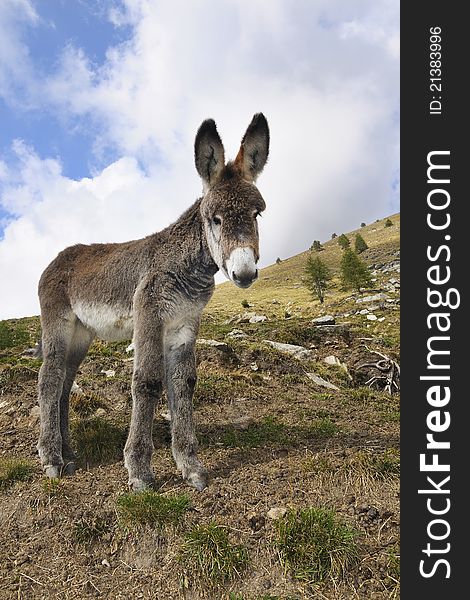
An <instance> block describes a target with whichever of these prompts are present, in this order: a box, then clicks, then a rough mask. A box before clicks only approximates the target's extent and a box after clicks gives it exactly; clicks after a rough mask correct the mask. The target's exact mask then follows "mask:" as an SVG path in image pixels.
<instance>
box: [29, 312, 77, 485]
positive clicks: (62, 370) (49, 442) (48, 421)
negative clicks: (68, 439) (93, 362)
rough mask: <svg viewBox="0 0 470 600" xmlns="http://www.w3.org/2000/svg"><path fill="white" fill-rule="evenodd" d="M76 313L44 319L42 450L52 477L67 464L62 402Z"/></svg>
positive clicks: (44, 463)
mask: <svg viewBox="0 0 470 600" xmlns="http://www.w3.org/2000/svg"><path fill="white" fill-rule="evenodd" d="M75 320H76V317H75V315H74V314H73V313H72V312H71V311H70V312H68V313H66V314H65V315H60V316H57V317H56V318H51V315H47V320H46V319H45V318H44V316H43V319H42V327H43V330H42V352H43V363H42V366H41V369H40V371H39V384H38V397H39V409H40V416H41V422H40V432H39V442H38V451H39V457H40V459H41V464H42V466H43V469H44V471H45V473H46V475H47V476H48V477H59V476H60V474H61V470H62V466H63V464H64V461H63V458H62V435H61V432H60V408H59V401H60V397H61V395H62V391H63V387H64V381H65V377H66V361H67V354H68V351H69V348H70V344H71V341H72V338H73V333H74V329H75Z"/></svg>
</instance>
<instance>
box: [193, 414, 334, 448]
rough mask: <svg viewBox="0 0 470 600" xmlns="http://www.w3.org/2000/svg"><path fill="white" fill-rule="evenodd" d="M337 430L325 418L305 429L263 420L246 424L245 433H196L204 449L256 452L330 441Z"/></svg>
mask: <svg viewBox="0 0 470 600" xmlns="http://www.w3.org/2000/svg"><path fill="white" fill-rule="evenodd" d="M337 431H338V426H337V425H336V424H335V423H333V422H332V421H331V419H330V418H329V417H324V418H321V419H315V420H313V421H311V422H310V423H307V424H305V425H303V424H302V425H286V424H285V423H282V422H280V421H279V420H278V419H277V418H276V417H275V416H266V417H264V418H263V419H261V420H260V421H256V422H254V423H252V424H250V425H249V426H248V427H247V428H246V429H239V428H236V427H234V426H228V428H227V429H226V430H225V431H214V432H209V433H199V435H198V439H199V441H200V444H201V445H204V446H212V445H215V446H224V447H226V448H260V447H264V446H272V447H276V446H284V445H287V444H289V445H292V446H295V445H298V444H302V443H306V442H308V441H311V440H312V439H318V438H327V437H331V436H332V435H334V434H335V433H336V432H337Z"/></svg>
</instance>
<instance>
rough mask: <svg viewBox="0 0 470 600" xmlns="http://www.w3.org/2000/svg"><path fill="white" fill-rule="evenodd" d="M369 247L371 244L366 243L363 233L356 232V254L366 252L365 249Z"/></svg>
mask: <svg viewBox="0 0 470 600" xmlns="http://www.w3.org/2000/svg"><path fill="white" fill-rule="evenodd" d="M368 247H369V246H368V245H367V244H366V241H365V239H364V238H363V237H362V235H361V234H360V233H356V239H355V240H354V250H355V251H356V254H360V253H361V252H364V250H367V248H368Z"/></svg>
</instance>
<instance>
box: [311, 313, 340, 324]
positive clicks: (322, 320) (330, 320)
mask: <svg viewBox="0 0 470 600" xmlns="http://www.w3.org/2000/svg"><path fill="white" fill-rule="evenodd" d="M312 323H313V324H314V325H334V324H335V318H334V317H333V316H332V315H324V316H323V317H317V318H316V319H313V320H312Z"/></svg>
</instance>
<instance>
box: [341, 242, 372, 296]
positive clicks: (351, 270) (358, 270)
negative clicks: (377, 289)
mask: <svg viewBox="0 0 470 600" xmlns="http://www.w3.org/2000/svg"><path fill="white" fill-rule="evenodd" d="M341 279H342V282H343V285H344V287H345V288H346V289H348V288H352V289H355V290H357V291H358V292H359V291H360V289H361V287H368V286H370V285H371V284H372V281H371V276H370V273H369V271H368V269H367V265H366V264H365V262H364V261H362V260H361V259H360V258H359V256H358V255H357V254H356V253H355V252H353V251H352V250H351V249H350V248H347V249H346V250H345V251H344V254H343V257H342V259H341Z"/></svg>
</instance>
